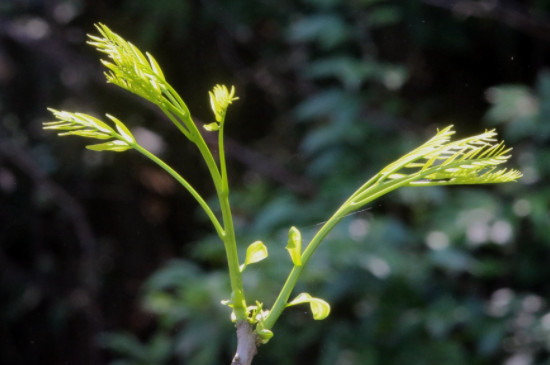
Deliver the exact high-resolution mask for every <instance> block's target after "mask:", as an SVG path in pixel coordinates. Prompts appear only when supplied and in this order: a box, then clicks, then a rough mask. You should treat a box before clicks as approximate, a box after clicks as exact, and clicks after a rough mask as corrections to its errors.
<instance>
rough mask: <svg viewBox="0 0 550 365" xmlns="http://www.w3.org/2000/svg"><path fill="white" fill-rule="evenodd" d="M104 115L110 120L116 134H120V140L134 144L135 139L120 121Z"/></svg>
mask: <svg viewBox="0 0 550 365" xmlns="http://www.w3.org/2000/svg"><path fill="white" fill-rule="evenodd" d="M105 115H106V116H107V118H109V119H111V120H112V121H113V122H114V123H115V125H116V129H117V131H118V133H120V135H121V136H122V138H124V140H125V141H126V142H128V143H135V142H136V139H135V138H134V135H133V134H132V132H130V130H129V129H128V128H127V127H126V126H125V125H124V123H122V122H121V121H120V120H118V119H117V118H115V117H114V116H112V115H110V114H105Z"/></svg>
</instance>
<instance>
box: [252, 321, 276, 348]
mask: <svg viewBox="0 0 550 365" xmlns="http://www.w3.org/2000/svg"><path fill="white" fill-rule="evenodd" d="M256 333H257V334H258V338H259V339H260V341H261V342H262V343H263V344H266V343H268V342H269V340H270V339H271V338H272V337H273V332H271V331H270V330H268V329H267V328H264V326H263V324H262V323H261V322H260V323H258V325H257V326H256Z"/></svg>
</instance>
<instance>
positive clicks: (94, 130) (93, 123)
mask: <svg viewBox="0 0 550 365" xmlns="http://www.w3.org/2000/svg"><path fill="white" fill-rule="evenodd" d="M49 110H50V111H51V112H52V113H53V115H54V116H55V117H56V119H57V120H55V121H53V122H45V123H44V124H43V128H44V129H52V130H57V131H59V132H60V133H58V135H59V136H80V137H85V138H95V139H103V140H104V139H112V140H111V141H109V142H105V143H99V144H92V145H88V146H86V148H88V149H89V150H93V151H114V152H123V151H126V150H129V149H131V148H133V147H132V145H134V144H135V143H136V140H135V138H134V136H133V135H132V132H130V130H129V129H128V128H127V127H126V126H125V125H124V123H122V122H121V121H120V120H118V119H117V118H115V117H113V116H112V115H109V114H107V117H108V118H109V119H110V120H112V121H113V123H115V127H116V131H115V129H113V128H111V127H110V126H109V125H108V124H107V123H105V122H103V121H101V120H99V119H97V118H95V117H92V116H91V115H88V114H83V113H71V112H66V111H59V110H55V109H49Z"/></svg>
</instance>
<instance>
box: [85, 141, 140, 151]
mask: <svg viewBox="0 0 550 365" xmlns="http://www.w3.org/2000/svg"><path fill="white" fill-rule="evenodd" d="M86 148H87V149H89V150H92V151H113V152H124V151H126V150H129V149H130V148H132V147H130V146H129V145H128V143H126V142H124V141H120V140H115V141H111V142H105V143H98V144H91V145H88V146H86Z"/></svg>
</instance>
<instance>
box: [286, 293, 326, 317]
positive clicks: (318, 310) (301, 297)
mask: <svg viewBox="0 0 550 365" xmlns="http://www.w3.org/2000/svg"><path fill="white" fill-rule="evenodd" d="M303 303H309V307H310V308H311V313H312V314H313V319H315V320H317V321H320V320H322V319H325V318H327V317H328V315H329V314H330V304H328V303H327V302H326V301H324V300H323V299H320V298H315V297H312V296H311V295H309V294H308V293H301V294H298V296H297V297H296V298H294V300H293V301H291V302H289V303H288V304H287V307H290V306H293V305H297V304H303Z"/></svg>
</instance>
